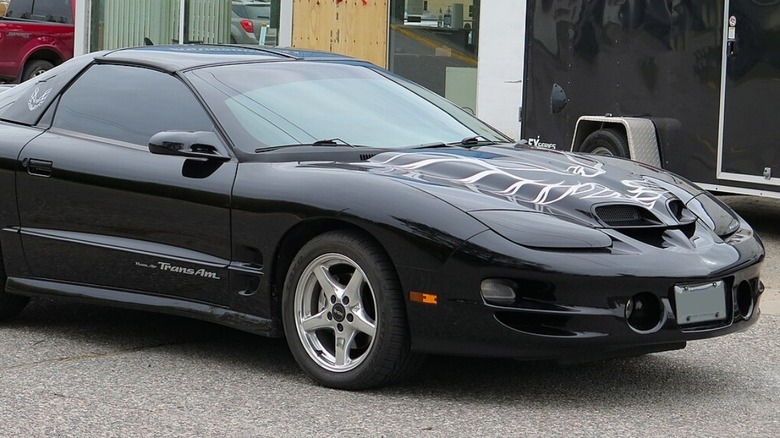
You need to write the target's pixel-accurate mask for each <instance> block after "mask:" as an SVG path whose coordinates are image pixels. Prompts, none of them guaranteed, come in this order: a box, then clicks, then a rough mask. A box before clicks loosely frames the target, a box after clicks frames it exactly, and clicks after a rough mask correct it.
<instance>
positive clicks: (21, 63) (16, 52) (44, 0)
mask: <svg viewBox="0 0 780 438" xmlns="http://www.w3.org/2000/svg"><path fill="white" fill-rule="evenodd" d="M74 13H75V2H74V0H0V82H2V81H6V82H17V81H19V82H21V81H25V80H27V79H29V78H31V77H33V76H36V75H39V74H41V73H43V72H44V71H46V70H48V69H50V68H52V67H54V66H55V65H57V64H60V63H62V62H63V61H66V60H68V59H70V58H72V57H73V15H74Z"/></svg>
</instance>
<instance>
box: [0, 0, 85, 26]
mask: <svg viewBox="0 0 780 438" xmlns="http://www.w3.org/2000/svg"><path fill="white" fill-rule="evenodd" d="M6 16H7V17H10V18H20V19H24V20H39V21H50V22H53V23H68V24H72V23H73V8H72V6H71V0H37V1H36V0H13V1H12V2H11V4H10V5H9V6H8V12H7V13H6Z"/></svg>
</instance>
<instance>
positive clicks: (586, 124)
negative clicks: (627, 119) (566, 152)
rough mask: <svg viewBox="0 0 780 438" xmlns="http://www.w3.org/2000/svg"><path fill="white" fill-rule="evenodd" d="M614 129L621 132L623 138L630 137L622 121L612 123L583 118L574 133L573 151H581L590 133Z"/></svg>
mask: <svg viewBox="0 0 780 438" xmlns="http://www.w3.org/2000/svg"><path fill="white" fill-rule="evenodd" d="M606 128H608V129H614V130H615V131H617V132H619V133H620V134H621V135H622V136H623V138H628V132H626V127H625V126H624V125H623V124H622V123H610V122H599V121H595V120H582V121H580V122H579V123H578V124H577V132H575V133H574V141H573V142H572V151H574V152H580V150H581V149H582V143H583V142H584V141H585V139H586V138H588V136H589V135H591V134H593V133H594V132H596V131H598V130H599V129H606Z"/></svg>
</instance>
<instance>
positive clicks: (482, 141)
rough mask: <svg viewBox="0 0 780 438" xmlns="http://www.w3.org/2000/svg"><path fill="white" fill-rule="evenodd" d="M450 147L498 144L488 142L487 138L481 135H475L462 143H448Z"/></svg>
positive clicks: (491, 141)
mask: <svg viewBox="0 0 780 438" xmlns="http://www.w3.org/2000/svg"><path fill="white" fill-rule="evenodd" d="M447 144H448V145H450V146H486V145H491V144H496V142H494V141H493V140H488V139H486V138H485V137H483V136H481V135H475V136H473V137H466V138H464V139H463V140H461V141H456V142H454V143H447Z"/></svg>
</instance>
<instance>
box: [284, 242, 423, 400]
mask: <svg viewBox="0 0 780 438" xmlns="http://www.w3.org/2000/svg"><path fill="white" fill-rule="evenodd" d="M282 321H283V323H284V332H285V335H286V337H287V343H288V344H289V346H290V350H291V351H292V353H293V356H294V357H295V360H296V361H297V362H298V365H299V366H300V367H301V368H302V369H303V370H304V371H305V372H306V373H307V374H308V375H309V376H310V377H311V378H313V379H314V380H315V381H317V382H318V383H320V384H321V385H324V386H328V387H331V388H337V389H349V390H361V389H368V388H376V387H379V386H384V385H388V384H390V383H393V382H396V381H398V380H400V379H402V378H404V377H406V376H407V375H408V374H410V373H412V372H413V371H414V369H415V368H416V365H417V364H419V356H417V355H416V354H413V353H412V352H411V349H410V345H411V343H410V336H409V330H408V328H407V324H406V310H405V306H404V299H403V295H402V293H401V287H400V284H399V281H398V277H397V274H396V272H395V269H394V268H393V265H392V263H391V262H390V261H389V259H388V258H387V256H386V255H385V253H384V251H383V250H382V249H381V248H380V247H379V246H377V245H376V244H375V243H374V242H373V241H372V240H371V239H369V238H368V237H365V236H362V235H359V234H356V233H350V232H345V231H334V232H329V233H325V234H322V235H320V236H318V237H315V238H314V239H312V240H311V241H310V242H309V243H307V244H306V245H304V247H303V248H302V249H301V250H300V252H299V253H298V255H297V256H296V257H295V259H294V260H293V262H292V264H291V266H290V269H289V271H288V274H287V279H286V281H285V284H284V294H283V297H282Z"/></svg>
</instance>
